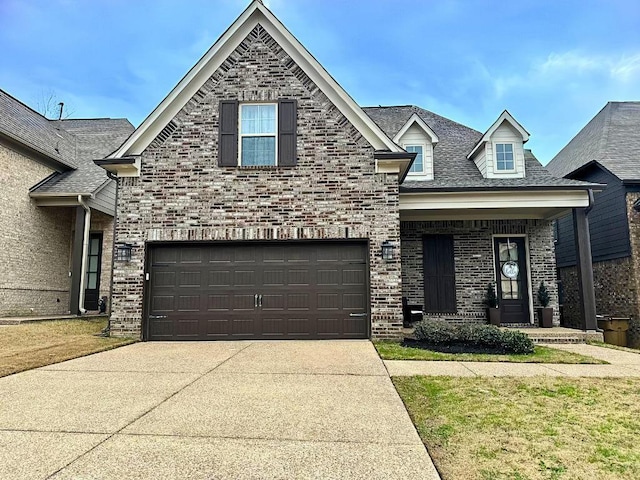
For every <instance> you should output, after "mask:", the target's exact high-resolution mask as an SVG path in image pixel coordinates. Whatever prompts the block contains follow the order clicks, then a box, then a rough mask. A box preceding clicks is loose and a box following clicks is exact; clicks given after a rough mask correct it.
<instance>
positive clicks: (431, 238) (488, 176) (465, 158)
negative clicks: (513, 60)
mask: <svg viewBox="0 0 640 480" xmlns="http://www.w3.org/2000/svg"><path fill="white" fill-rule="evenodd" d="M528 138H529V134H528V133H527V132H526V131H525V129H524V128H523V127H522V126H521V125H520V124H519V123H518V122H517V121H516V120H515V119H514V118H513V117H512V116H511V115H510V114H509V113H508V112H506V111H505V112H503V113H502V115H500V117H499V118H498V119H497V120H496V122H495V123H494V124H493V125H491V126H490V127H489V129H488V130H487V131H486V132H485V133H484V134H483V133H481V132H478V131H475V130H473V129H470V128H468V127H465V126H463V125H460V124H458V123H455V122H453V121H451V120H448V119H446V118H443V117H441V116H439V115H436V114H434V113H431V112H428V111H426V110H423V109H420V108H417V107H412V106H404V107H377V108H366V109H362V108H360V107H359V106H358V105H357V104H356V103H355V102H354V101H353V99H352V98H351V97H350V96H349V95H348V94H347V93H346V92H345V91H344V90H343V89H342V88H341V87H340V85H338V84H337V83H336V81H335V80H334V79H333V78H332V77H331V76H330V75H329V74H328V73H327V72H326V70H324V68H323V67H322V66H321V65H320V64H319V63H318V62H317V61H316V60H315V59H314V58H313V56H311V54H310V53H309V52H308V51H307V50H305V48H304V47H303V46H302V45H301V44H300V43H299V42H298V40H297V39H296V38H295V37H293V35H292V34H291V33H290V32H289V31H288V30H287V29H286V28H285V27H284V26H283V25H282V24H281V23H280V22H279V21H278V20H277V19H276V18H275V17H274V16H273V14H272V13H271V12H270V11H269V10H268V9H267V8H266V7H265V6H264V5H262V3H261V2H260V1H257V0H256V1H254V2H253V3H251V5H250V6H249V7H248V8H247V9H246V10H245V11H244V12H243V13H242V14H241V15H240V17H239V18H238V19H237V20H236V21H235V22H234V23H233V25H231V27H230V28H229V29H228V30H227V31H226V32H225V33H224V34H223V35H222V37H221V38H220V39H219V40H218V41H217V42H216V43H215V44H214V45H213V46H212V47H211V49H210V50H209V51H208V52H207V53H206V54H205V55H204V57H203V58H202V59H201V60H200V61H199V62H198V63H197V64H196V65H195V66H194V67H193V68H192V69H191V70H190V71H189V73H187V75H186V76H185V77H184V78H183V79H182V80H181V81H180V82H179V83H178V85H177V86H176V87H175V88H174V89H173V90H172V91H171V92H170V93H169V95H168V96H167V97H166V98H165V99H164V100H163V101H162V103H160V105H159V106H158V107H157V108H156V109H155V110H154V111H153V112H152V113H151V114H150V115H149V117H148V118H147V119H146V120H145V121H144V122H143V123H142V124H141V125H140V127H138V129H137V130H136V131H135V132H134V133H133V135H132V136H131V137H130V138H129V139H128V140H127V141H126V142H125V143H124V144H123V145H122V146H121V147H120V148H119V149H118V150H117V151H116V152H114V153H113V154H112V155H109V156H108V157H107V158H106V159H104V160H100V161H97V162H96V163H97V164H99V165H101V166H103V167H104V168H105V169H107V170H108V171H110V172H112V173H114V174H116V175H117V176H118V189H119V190H118V192H119V194H118V206H117V221H116V240H115V241H116V245H115V248H116V250H117V251H118V252H119V253H118V256H119V261H116V262H115V264H114V278H113V310H112V315H111V332H112V334H115V335H131V334H133V335H141V336H142V337H143V338H144V339H149V340H162V339H167V340H175V339H194V340H206V339H234V338H235V339H245V338H274V339H278V338H283V339H288V338H367V337H373V338H398V337H399V336H401V335H402V310H401V305H402V297H403V296H405V297H408V301H410V302H412V303H419V304H424V307H425V311H426V315H427V316H428V317H441V318H446V319H449V320H450V321H455V322H481V323H484V322H485V311H484V306H483V299H484V295H485V291H486V288H487V285H488V284H489V283H493V282H497V286H498V290H499V295H500V297H501V306H502V308H503V320H504V322H505V323H508V324H512V325H520V324H526V325H530V324H532V323H533V322H534V321H535V320H534V315H533V309H534V307H535V306H536V299H535V291H536V289H537V286H538V284H539V283H540V282H545V283H546V285H547V287H548V288H549V291H550V292H551V296H552V306H554V307H555V308H556V315H557V306H558V305H557V290H556V282H555V275H556V273H555V257H554V244H553V228H552V220H553V219H554V218H556V217H558V216H561V215H564V214H566V213H567V212H569V211H571V209H572V208H578V209H579V210H580V211H582V210H583V209H584V208H585V207H587V206H588V205H589V189H590V188H591V187H592V186H593V185H592V184H588V183H584V182H578V181H574V180H566V179H559V178H554V177H552V176H551V175H550V174H549V173H548V172H546V171H545V169H543V168H542V167H541V166H540V163H539V162H538V161H537V160H536V159H535V157H534V156H533V155H532V154H531V152H530V151H528V150H525V149H524V147H523V144H524V143H525V142H526V141H527V140H528ZM579 233H580V234H581V235H585V234H586V233H587V232H586V230H584V231H582V230H580V231H579ZM505 264H508V266H510V267H511V269H508V268H507V269H504V270H503V267H504V265H505ZM507 270H508V273H509V274H510V275H511V278H510V277H508V276H505V275H504V274H503V273H501V272H503V271H507ZM556 322H557V316H556ZM585 325H586V324H585Z"/></svg>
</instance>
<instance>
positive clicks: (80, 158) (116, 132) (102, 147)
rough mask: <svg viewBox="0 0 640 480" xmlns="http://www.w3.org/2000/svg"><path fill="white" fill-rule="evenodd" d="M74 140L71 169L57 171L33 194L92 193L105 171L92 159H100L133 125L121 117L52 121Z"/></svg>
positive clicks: (111, 149) (117, 145) (103, 181)
mask: <svg viewBox="0 0 640 480" xmlns="http://www.w3.org/2000/svg"><path fill="white" fill-rule="evenodd" d="M53 123H56V124H57V125H58V126H59V127H60V128H62V129H63V130H65V131H66V132H68V133H69V134H71V135H73V138H74V139H75V141H76V164H77V168H76V169H75V170H72V171H69V172H64V173H60V174H57V175H54V176H53V177H51V178H49V179H48V180H47V181H45V182H44V183H41V184H40V185H38V186H37V187H36V188H35V189H34V190H33V192H34V193H93V192H95V191H96V190H97V189H98V188H100V187H101V186H102V185H103V184H104V183H105V182H106V181H107V180H108V177H107V172H106V171H105V170H104V169H103V168H100V167H98V166H97V165H96V164H95V163H93V160H96V159H98V158H104V157H106V156H107V155H109V154H110V153H112V152H113V151H114V150H115V149H116V148H118V147H119V146H120V145H122V143H123V142H124V141H125V140H126V139H127V138H128V137H129V135H131V132H133V130H134V127H133V125H131V123H130V122H129V120H127V119H124V118H117V119H111V118H91V119H81V120H60V121H56V122H53Z"/></svg>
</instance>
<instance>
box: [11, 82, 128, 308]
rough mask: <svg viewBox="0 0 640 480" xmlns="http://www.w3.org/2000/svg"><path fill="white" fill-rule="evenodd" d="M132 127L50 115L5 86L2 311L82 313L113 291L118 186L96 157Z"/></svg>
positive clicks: (115, 144) (111, 148)
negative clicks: (112, 272) (114, 236)
mask: <svg viewBox="0 0 640 480" xmlns="http://www.w3.org/2000/svg"><path fill="white" fill-rule="evenodd" d="M132 131H133V126H132V125H131V124H130V123H129V122H128V121H127V120H123V119H84V120H60V121H53V120H49V119H47V118H45V117H43V116H42V115H40V114H39V113H37V112H35V111H34V110H32V109H31V108H29V107H28V106H26V105H25V104H23V103H22V102H20V101H19V100H17V99H16V98H14V97H12V96H11V95H9V94H8V93H6V92H4V91H2V90H0V169H1V170H2V175H1V177H0V178H1V179H2V181H1V185H2V188H1V189H0V205H1V206H2V208H0V265H2V276H1V277H0V316H5V317H6V316H22V315H59V314H68V313H70V312H71V313H73V314H80V313H82V312H84V311H85V310H97V309H98V305H97V302H98V298H99V297H101V296H109V291H110V282H111V252H112V244H113V216H114V214H115V191H116V189H115V181H114V180H111V179H110V178H109V177H108V176H107V175H106V172H105V171H104V170H103V169H101V168H99V167H97V166H96V165H95V164H94V163H93V159H95V158H99V157H101V156H104V155H107V154H109V153H111V152H112V151H114V150H115V149H116V148H117V147H118V146H119V145H120V144H122V142H123V141H124V140H125V139H126V138H127V137H128V136H129V135H130V134H131V132H132ZM85 227H86V228H85ZM83 251H84V252H85V255H84V258H85V261H84V262H83V255H82V253H83ZM83 266H84V272H85V275H82V273H81V272H82V271H83ZM81 285H82V286H81Z"/></svg>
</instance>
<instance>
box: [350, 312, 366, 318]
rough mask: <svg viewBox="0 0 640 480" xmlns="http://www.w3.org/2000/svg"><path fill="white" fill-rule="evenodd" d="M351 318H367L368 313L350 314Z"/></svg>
mask: <svg viewBox="0 0 640 480" xmlns="http://www.w3.org/2000/svg"><path fill="white" fill-rule="evenodd" d="M349 316H350V317H366V316H367V314H366V313H350V314H349Z"/></svg>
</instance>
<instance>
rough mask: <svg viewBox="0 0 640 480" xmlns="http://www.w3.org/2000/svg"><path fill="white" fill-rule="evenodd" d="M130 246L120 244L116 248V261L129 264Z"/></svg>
mask: <svg viewBox="0 0 640 480" xmlns="http://www.w3.org/2000/svg"><path fill="white" fill-rule="evenodd" d="M131 250H132V246H131V245H129V244H128V243H122V244H120V245H117V246H116V261H118V262H130V261H131Z"/></svg>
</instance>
